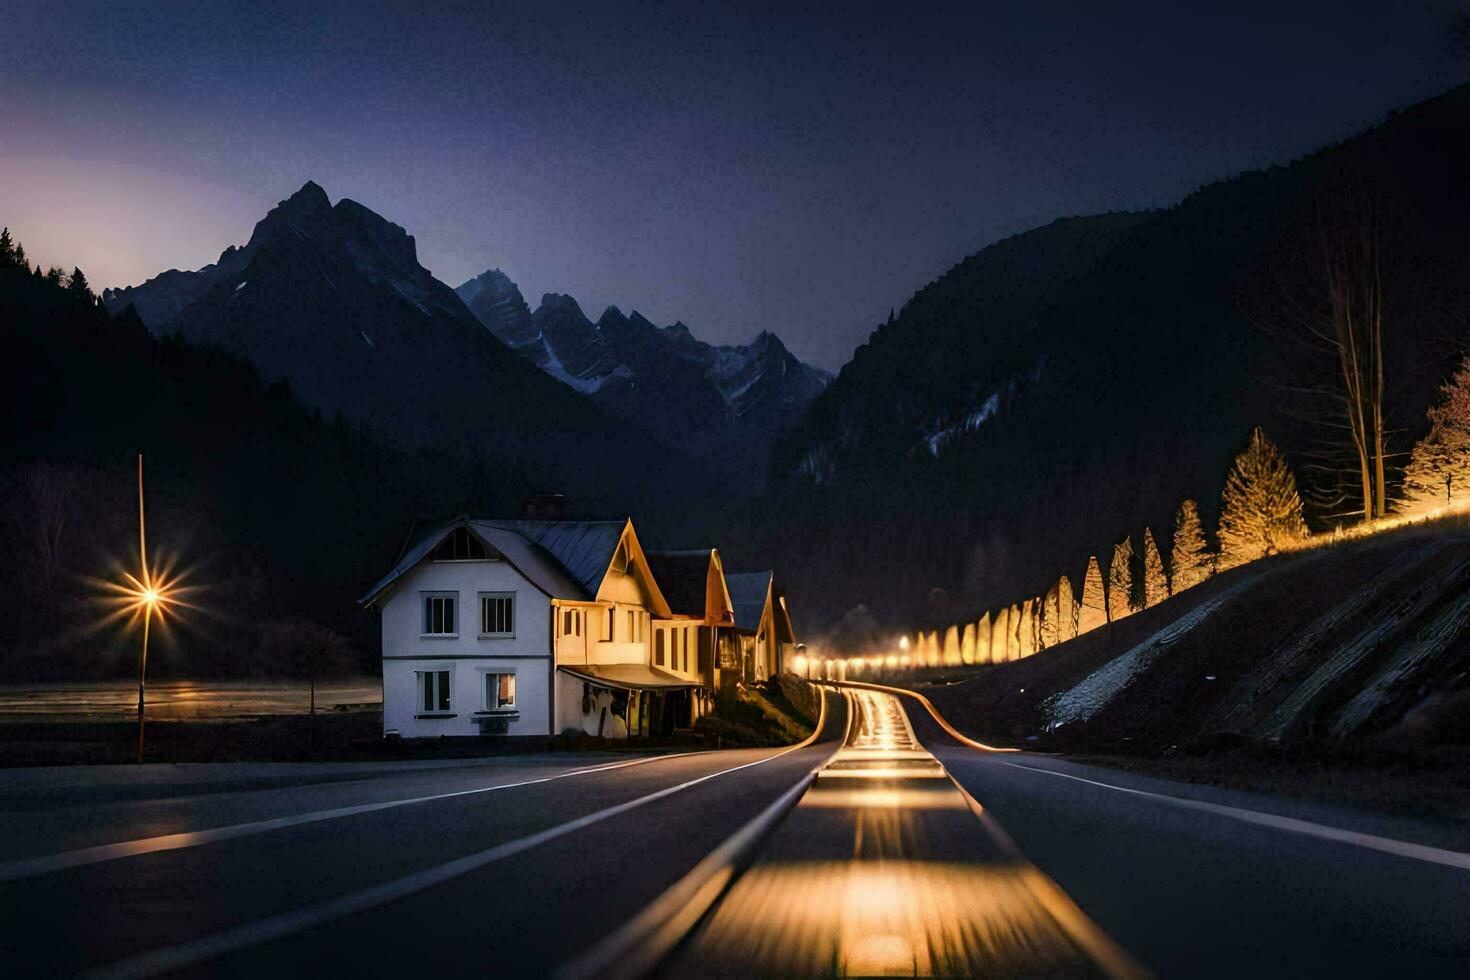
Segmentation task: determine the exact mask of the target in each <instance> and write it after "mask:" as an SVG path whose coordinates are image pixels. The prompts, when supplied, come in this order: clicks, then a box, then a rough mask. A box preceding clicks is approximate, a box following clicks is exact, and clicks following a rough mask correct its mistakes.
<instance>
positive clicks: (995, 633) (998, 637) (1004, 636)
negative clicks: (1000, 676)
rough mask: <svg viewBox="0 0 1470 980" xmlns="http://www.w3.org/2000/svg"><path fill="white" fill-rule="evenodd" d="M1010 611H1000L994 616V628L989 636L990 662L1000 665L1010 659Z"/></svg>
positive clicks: (1007, 609)
mask: <svg viewBox="0 0 1470 980" xmlns="http://www.w3.org/2000/svg"><path fill="white" fill-rule="evenodd" d="M1010 636H1011V610H1010V609H1009V608H1005V609H1000V610H997V611H996V614H995V627H994V629H993V630H992V631H991V634H990V662H991V663H993V664H1002V663H1005V662H1006V661H1007V660H1009V659H1011V657H1010V652H1011V651H1010V646H1011V643H1010Z"/></svg>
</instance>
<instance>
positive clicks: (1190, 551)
mask: <svg viewBox="0 0 1470 980" xmlns="http://www.w3.org/2000/svg"><path fill="white" fill-rule="evenodd" d="M1214 570H1215V557H1214V556H1213V555H1211V554H1210V553H1209V552H1208V551H1207V550H1205V529H1204V525H1203V524H1201V523H1200V519H1199V506H1198V505H1197V504H1196V503H1195V502H1194V501H1193V500H1186V501H1184V503H1182V504H1180V505H1179V509H1178V510H1176V511H1175V512H1174V546H1173V548H1172V550H1171V551H1170V552H1169V585H1170V588H1171V589H1172V591H1173V592H1174V594H1175V595H1178V594H1179V593H1180V592H1183V591H1184V590H1185V589H1191V588H1194V587H1195V586H1196V585H1199V584H1200V583H1201V582H1203V581H1204V580H1205V579H1207V578H1209V577H1210V575H1211V574H1213V573H1214Z"/></svg>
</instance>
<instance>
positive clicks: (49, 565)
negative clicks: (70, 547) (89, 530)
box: [8, 463, 81, 586]
mask: <svg viewBox="0 0 1470 980" xmlns="http://www.w3.org/2000/svg"><path fill="white" fill-rule="evenodd" d="M80 487H81V477H80V475H79V473H78V471H77V470H76V469H75V468H73V467H70V466H64V465H60V464H57V463H27V464H26V465H24V466H22V467H21V468H20V470H19V471H18V472H17V473H16V475H15V481H14V486H13V489H12V490H11V492H10V494H9V495H8V496H9V498H10V499H9V502H8V503H9V507H8V510H9V512H10V513H9V517H10V520H11V522H12V523H13V524H14V525H15V527H16V530H17V532H18V533H19V535H20V538H21V540H23V541H28V542H30V544H31V546H32V549H33V551H34V554H35V556H36V559H37V561H38V563H39V564H40V566H41V575H42V579H43V581H44V583H45V584H46V585H47V586H50V585H52V584H53V583H54V582H55V580H56V575H57V573H58V571H59V570H60V568H61V540H62V535H63V534H65V533H66V531H67V529H68V528H69V527H70V525H71V524H72V522H73V520H74V518H75V516H76V513H77V508H78V502H77V494H78V493H79V491H80Z"/></svg>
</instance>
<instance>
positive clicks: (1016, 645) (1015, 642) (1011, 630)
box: [1006, 604, 1021, 660]
mask: <svg viewBox="0 0 1470 980" xmlns="http://www.w3.org/2000/svg"><path fill="white" fill-rule="evenodd" d="M1006 659H1007V660H1019V659H1021V607H1020V606H1018V605H1014V604H1012V605H1011V607H1010V609H1008V610H1007V611H1006Z"/></svg>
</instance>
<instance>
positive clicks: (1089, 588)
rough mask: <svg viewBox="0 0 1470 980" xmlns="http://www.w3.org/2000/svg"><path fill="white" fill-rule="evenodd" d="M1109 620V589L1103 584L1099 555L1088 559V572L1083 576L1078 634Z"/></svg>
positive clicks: (1087, 631)
mask: <svg viewBox="0 0 1470 980" xmlns="http://www.w3.org/2000/svg"><path fill="white" fill-rule="evenodd" d="M1107 622H1108V590H1107V588H1106V587H1105V586H1104V585H1103V577H1102V568H1101V566H1099V565H1098V563H1097V556H1096V555H1093V556H1092V557H1091V558H1088V559H1087V574H1085V575H1084V576H1083V577H1082V604H1081V606H1080V607H1079V608H1078V610H1077V635H1078V636H1081V635H1082V634H1083V633H1089V632H1091V631H1092V630H1095V629H1097V628H1098V627H1099V626H1106V625H1107Z"/></svg>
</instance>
